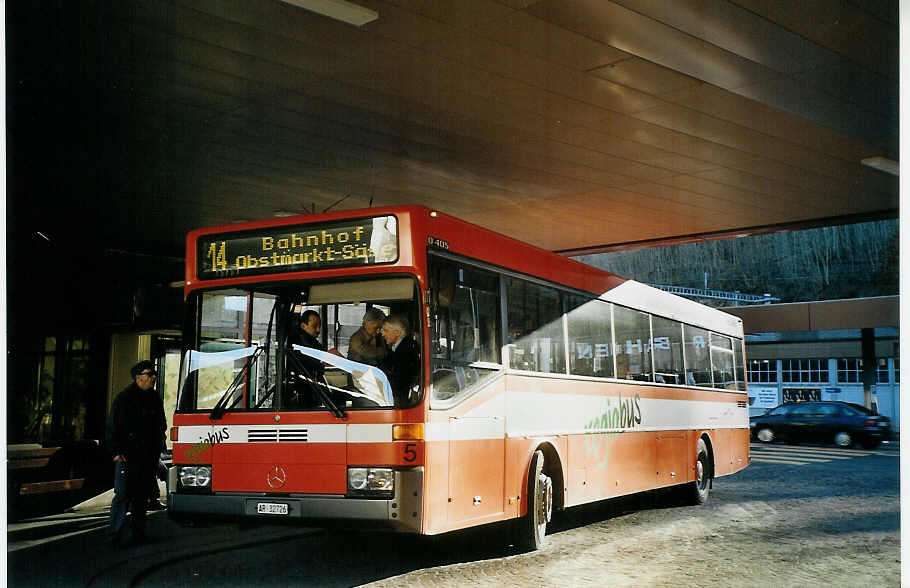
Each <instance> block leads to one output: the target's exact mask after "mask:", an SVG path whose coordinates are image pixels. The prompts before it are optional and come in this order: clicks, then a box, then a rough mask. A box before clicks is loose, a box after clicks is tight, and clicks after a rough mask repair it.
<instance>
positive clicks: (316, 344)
mask: <svg viewBox="0 0 910 588" xmlns="http://www.w3.org/2000/svg"><path fill="white" fill-rule="evenodd" d="M295 343H296V344H297V345H302V346H304V347H312V348H313V349H319V350H320V351H325V346H324V345H323V344H322V342H321V341H320V340H319V339H317V338H316V337H314V336H312V335H310V334H309V333H307V332H306V331H304V330H303V329H301V330H300V334H299V335H298V336H297V340H296V341H295ZM297 358H298V359H300V362H301V363H302V364H303V367H304V368H305V369H306V370H307V372H308V373H309V375H310V376H311V377H313V378H314V379H316V381H319V380H321V379H322V375H323V374H324V373H325V366H324V365H323V364H322V362H321V361H319V360H318V359H316V358H315V357H310V356H309V355H304V354H303V353H298V354H297Z"/></svg>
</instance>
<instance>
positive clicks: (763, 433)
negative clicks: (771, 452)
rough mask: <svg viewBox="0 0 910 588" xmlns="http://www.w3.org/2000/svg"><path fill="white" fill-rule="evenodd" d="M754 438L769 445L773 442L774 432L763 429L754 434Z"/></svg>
mask: <svg viewBox="0 0 910 588" xmlns="http://www.w3.org/2000/svg"><path fill="white" fill-rule="evenodd" d="M755 437H756V438H757V439H758V440H759V441H761V442H762V443H770V442H772V441H774V431H772V430H771V429H769V428H767V427H763V428H761V429H759V430H758V432H757V433H755Z"/></svg>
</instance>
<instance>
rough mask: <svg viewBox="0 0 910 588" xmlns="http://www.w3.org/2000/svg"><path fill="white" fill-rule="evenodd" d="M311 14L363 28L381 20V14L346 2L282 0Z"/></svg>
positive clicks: (332, 0) (331, 0)
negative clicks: (369, 23) (378, 19)
mask: <svg viewBox="0 0 910 588" xmlns="http://www.w3.org/2000/svg"><path fill="white" fill-rule="evenodd" d="M281 1H282V2H284V3H286V4H293V5H294V6H299V7H300V8H304V9H306V10H309V11H311V12H315V13H317V14H321V15H323V16H327V17H329V18H334V19H335V20H340V21H342V22H346V23H348V24H352V25H354V26H355V27H362V26H363V25H365V24H367V23H368V22H373V21H374V20H376V19H377V18H379V13H378V12H376V11H375V10H370V9H369V8H364V7H363V6H359V5H357V4H354V3H353V2H347V1H346V0H281Z"/></svg>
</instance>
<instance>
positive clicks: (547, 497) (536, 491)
mask: <svg viewBox="0 0 910 588" xmlns="http://www.w3.org/2000/svg"><path fill="white" fill-rule="evenodd" d="M543 466H544V456H543V452H542V451H540V450H537V451H535V452H534V456H533V457H532V458H531V467H530V468H529V471H528V485H527V492H528V494H527V496H528V512H527V514H525V516H523V517H521V518H520V519H518V520H517V521H516V524H515V527H514V529H515V543H516V544H517V545H518V546H519V547H520V548H522V549H524V550H527V551H536V550H538V549H540V548H542V547H543V546H544V545H545V544H546V534H547V523H549V522H550V517H551V516H552V514H553V481H552V480H551V479H550V477H549V476H548V475H546V474H545V473H543Z"/></svg>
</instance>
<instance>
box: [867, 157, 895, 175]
mask: <svg viewBox="0 0 910 588" xmlns="http://www.w3.org/2000/svg"><path fill="white" fill-rule="evenodd" d="M862 164H863V165H865V166H868V167H874V168H875V169H878V170H881V171H883V172H887V173H889V174H892V175H895V176H897V175H900V174H899V173H898V172H899V171H900V165H899V164H898V163H897V162H896V161H894V160H893V159H888V158H887V157H882V156H880V155H879V156H876V157H867V158H866V159H864V160H863V161H862Z"/></svg>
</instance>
